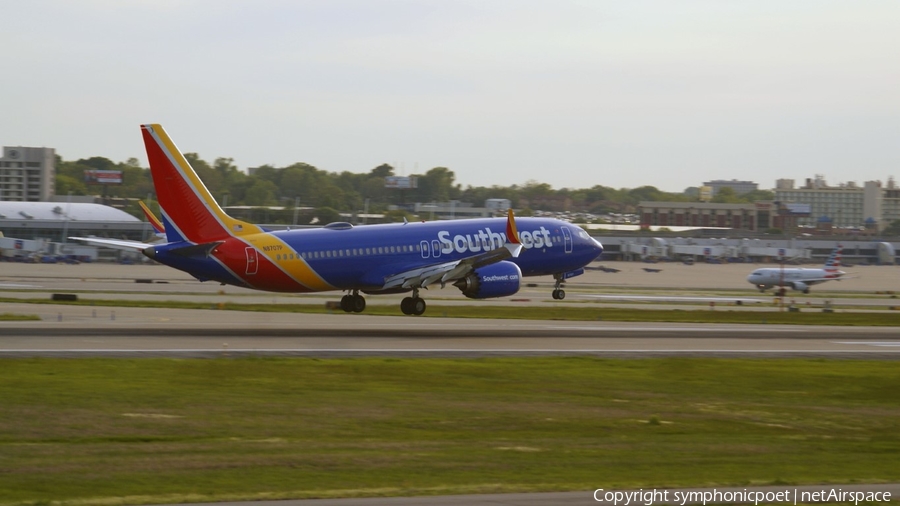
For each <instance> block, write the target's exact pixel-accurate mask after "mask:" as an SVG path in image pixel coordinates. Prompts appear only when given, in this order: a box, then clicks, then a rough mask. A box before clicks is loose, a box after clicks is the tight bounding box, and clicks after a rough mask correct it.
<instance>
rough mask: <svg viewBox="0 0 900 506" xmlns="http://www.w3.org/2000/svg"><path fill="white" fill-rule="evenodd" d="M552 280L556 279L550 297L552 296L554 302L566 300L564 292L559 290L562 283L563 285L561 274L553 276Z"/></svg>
mask: <svg viewBox="0 0 900 506" xmlns="http://www.w3.org/2000/svg"><path fill="white" fill-rule="evenodd" d="M553 278H554V279H556V285H554V287H553V293H552V294H551V295H553V298H554V299H555V300H563V299H565V298H566V291H565V290H563V289H562V288H561V287H562V283H563V275H562V274H554V275H553Z"/></svg>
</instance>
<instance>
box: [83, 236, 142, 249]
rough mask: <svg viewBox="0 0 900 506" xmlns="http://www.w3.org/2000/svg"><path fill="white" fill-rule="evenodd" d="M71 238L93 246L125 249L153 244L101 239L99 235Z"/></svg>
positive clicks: (140, 247)
mask: <svg viewBox="0 0 900 506" xmlns="http://www.w3.org/2000/svg"><path fill="white" fill-rule="evenodd" d="M69 239H72V240H73V241H82V242H86V243H88V244H90V245H93V246H104V247H107V248H112V249H118V250H123V251H142V250H143V249H144V248H146V247H148V246H153V245H152V244H149V243H146V242H141V241H129V240H126V239H101V238H99V237H69Z"/></svg>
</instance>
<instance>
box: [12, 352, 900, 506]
mask: <svg viewBox="0 0 900 506" xmlns="http://www.w3.org/2000/svg"><path fill="white" fill-rule="evenodd" d="M0 399H3V402H2V403H0V491H2V492H3V494H2V498H0V504H3V505H11V504H15V505H21V504H36V503H48V502H51V501H53V502H54V504H61V505H75V504H141V503H166V502H185V501H221V500H251V499H287V498H311V497H347V496H397V495H420V494H460V493H477V492H523V491H551V490H593V489H595V488H598V487H600V488H607V489H613V488H618V489H622V488H626V487H633V488H640V487H643V488H650V487H657V488H659V487H675V486H701V485H702V486H721V485H735V486H752V485H763V484H804V483H884V482H896V481H898V480H900V466H898V465H897V455H898V454H900V431H898V430H897V420H898V419H900V369H898V368H897V367H896V366H895V364H894V363H892V362H887V361H857V360H799V359H784V360H749V359H747V360H731V359H681V358H665V359H642V360H611V359H599V358H590V357H571V358H528V359H517V358H490V359H477V360H463V359H458V360H451V359H407V360H399V359H384V358H361V359H324V360H323V359H303V358H246V359H217V360H172V359H135V360H121V359H47V358H35V359H15V360H4V361H3V363H2V367H0ZM56 501H59V502H58V503H57V502H56Z"/></svg>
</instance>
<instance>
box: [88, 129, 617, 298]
mask: <svg viewBox="0 0 900 506" xmlns="http://www.w3.org/2000/svg"><path fill="white" fill-rule="evenodd" d="M141 132H142V134H143V136H144V145H145V147H146V148H147V157H148V159H149V161H150V172H151V174H152V176H153V184H154V186H155V188H156V194H157V198H158V200H159V205H160V209H161V212H162V220H161V223H162V228H163V229H164V230H165V238H166V242H164V243H155V244H151V243H141V242H137V241H121V240H114V239H99V238H92V237H91V238H87V237H74V238H73V239H78V240H82V241H85V242H88V243H93V244H99V245H103V246H109V247H116V248H120V249H131V250H136V251H141V252H142V253H143V254H144V255H146V256H147V257H149V258H152V259H153V260H156V261H157V262H160V263H163V264H165V265H168V266H170V267H174V268H176V269H179V270H182V271H184V272H187V273H188V274H191V275H192V276H194V277H195V278H197V279H198V280H200V281H207V280H210V281H217V282H219V283H223V284H229V285H236V286H242V287H247V288H254V289H257V290H266V291H272V292H320V291H329V290H342V291H344V292H347V294H346V295H344V296H343V298H341V308H342V309H343V310H344V311H346V312H348V313H349V312H356V313H359V312H362V311H363V310H364V309H365V307H366V300H365V298H364V297H363V296H362V295H360V292H363V293H366V294H370V295H376V294H395V293H410V296H408V297H406V298H404V299H403V301H402V302H401V303H400V310H401V311H402V312H403V313H404V314H409V315H421V314H423V313H424V312H425V300H424V299H422V298H421V297H420V296H419V293H420V291H421V290H422V289H427V288H429V287H432V286H440V287H441V288H443V287H444V286H445V285H447V284H451V285H453V286H455V287H457V288H459V289H460V290H461V291H462V293H463V294H464V295H465V296H467V297H470V298H473V299H486V298H490V297H505V296H509V295H513V294H515V293H516V292H518V291H519V287H520V284H521V280H522V277H523V276H545V275H552V276H553V277H554V278H555V279H556V286H555V288H554V290H553V298H554V299H563V298H564V297H565V292H564V291H563V290H562V288H561V284H562V282H563V280H565V279H568V278H570V277H573V276H577V275H579V274H582V273H583V272H584V266H585V265H587V264H588V263H590V262H591V261H593V260H594V259H596V258H597V257H598V256H600V254H601V253H602V252H603V246H602V245H601V244H600V243H599V242H598V241H596V240H595V239H593V238H591V237H590V236H589V235H588V234H587V232H585V231H584V230H582V229H581V228H579V227H577V226H575V225H572V224H571V223H567V222H564V221H560V220H554V219H545V218H518V219H516V218H515V217H514V216H513V213H512V210H510V211H509V215H508V216H507V217H506V218H505V219H504V218H487V219H471V220H456V221H433V222H427V223H406V222H404V223H397V224H383V225H365V226H353V225H351V224H349V223H342V222H341V223H331V224H328V225H326V226H324V227H322V228H318V229H300V230H296V229H295V230H277V231H270V230H266V229H264V228H262V227H260V226H257V225H253V224H250V223H246V222H243V221H239V220H236V219H234V218H232V217H230V216H228V215H227V214H225V212H224V211H223V210H222V208H221V207H219V205H218V204H217V203H216V201H215V200H214V199H213V198H212V196H211V195H210V193H209V191H208V190H207V189H206V186H204V184H203V182H202V181H200V178H199V177H197V174H196V173H195V172H194V169H193V168H192V167H191V166H190V164H189V163H188V162H187V160H186V159H185V158H184V156H183V155H182V154H181V152H180V151H179V150H178V148H176V147H175V144H174V143H173V142H172V140H171V139H170V138H169V136H168V135H167V134H166V132H165V130H163V128H162V127H161V126H160V125H156V124H153V125H142V126H141ZM145 212H146V211H145ZM149 214H150V215H151V216H152V213H149ZM150 221H151V222H152V221H153V220H150Z"/></svg>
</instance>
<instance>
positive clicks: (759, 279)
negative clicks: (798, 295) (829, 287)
mask: <svg viewBox="0 0 900 506" xmlns="http://www.w3.org/2000/svg"><path fill="white" fill-rule="evenodd" d="M842 250H843V247H842V246H840V245H838V247H836V248H834V251H832V252H831V255H830V256H829V257H828V260H826V261H825V268H824V269H804V268H790V269H783V268H780V267H766V268H763V269H756V270H755V271H753V272H751V273H750V275H749V276H747V281H748V282H750V283H752V284H754V285H756V287H757V288H759V291H760V292H764V291H766V290H767V289H769V288H772V287H775V286H778V287H781V289H780V290H779V294H780V295H784V292H785V290H786V289H787V288H791V289H793V290H799V291H801V292H803V293H809V287H810V286H812V285H817V284H819V283H824V282H826V281H833V280H835V279H837V280H839V279H840V278H841V277H842V276H844V275H845V274H847V273H846V272H844V271H842V270H839V269H838V267H840V266H841V251H842Z"/></svg>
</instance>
